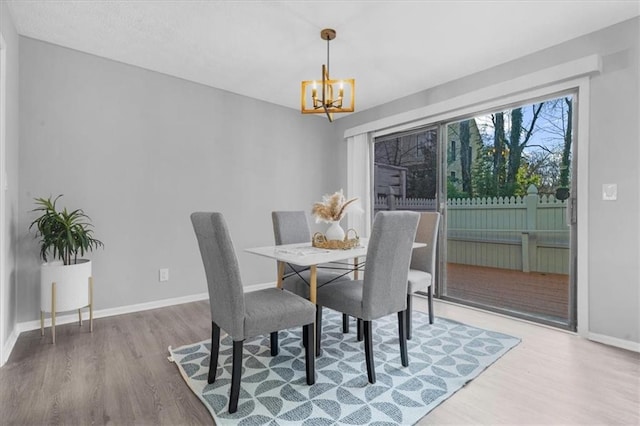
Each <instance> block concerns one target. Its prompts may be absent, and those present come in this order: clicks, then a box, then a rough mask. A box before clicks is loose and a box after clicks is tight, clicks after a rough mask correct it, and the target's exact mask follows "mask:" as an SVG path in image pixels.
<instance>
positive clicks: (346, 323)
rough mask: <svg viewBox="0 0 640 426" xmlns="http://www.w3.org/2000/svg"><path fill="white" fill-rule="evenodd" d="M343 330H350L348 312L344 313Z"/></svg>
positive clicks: (344, 331)
mask: <svg viewBox="0 0 640 426" xmlns="http://www.w3.org/2000/svg"><path fill="white" fill-rule="evenodd" d="M342 332H343V333H348V332H349V315H347V314H342Z"/></svg>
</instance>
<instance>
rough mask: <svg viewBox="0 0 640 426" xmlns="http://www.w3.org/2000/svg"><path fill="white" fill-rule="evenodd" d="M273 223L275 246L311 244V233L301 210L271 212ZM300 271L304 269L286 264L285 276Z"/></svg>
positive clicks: (305, 215)
mask: <svg viewBox="0 0 640 426" xmlns="http://www.w3.org/2000/svg"><path fill="white" fill-rule="evenodd" d="M271 219H272V221H273V236H274V237H275V242H276V245H278V246H279V245H282V244H298V243H308V242H311V231H310V230H309V221H308V220H307V214H306V213H305V212H304V211H302V210H297V211H274V212H271ZM294 269H295V270H296V271H302V270H304V269H306V268H304V267H296V266H295V265H291V264H289V263H287V265H286V266H285V271H284V272H285V274H290V273H292V272H293V270H294Z"/></svg>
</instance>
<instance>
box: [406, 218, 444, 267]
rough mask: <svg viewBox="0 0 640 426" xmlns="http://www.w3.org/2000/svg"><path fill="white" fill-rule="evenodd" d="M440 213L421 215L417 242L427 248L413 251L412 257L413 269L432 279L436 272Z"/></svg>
mask: <svg viewBox="0 0 640 426" xmlns="http://www.w3.org/2000/svg"><path fill="white" fill-rule="evenodd" d="M439 224H440V213H438V212H424V213H421V214H420V221H419V222H418V230H417V231H416V242H418V243H425V244H426V245H427V246H426V247H420V248H417V249H414V250H413V254H412V256H411V269H417V270H419V271H424V272H428V273H430V274H431V276H432V277H434V276H435V271H436V246H437V243H438V226H439Z"/></svg>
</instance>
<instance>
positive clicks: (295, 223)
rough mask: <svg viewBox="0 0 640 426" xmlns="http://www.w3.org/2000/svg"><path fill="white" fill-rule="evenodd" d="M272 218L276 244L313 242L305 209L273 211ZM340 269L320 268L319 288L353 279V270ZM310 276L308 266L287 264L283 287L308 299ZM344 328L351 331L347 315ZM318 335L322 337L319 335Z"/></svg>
mask: <svg viewBox="0 0 640 426" xmlns="http://www.w3.org/2000/svg"><path fill="white" fill-rule="evenodd" d="M271 219H272V221H273V235H274V237H275V242H276V245H282V244H298V243H310V242H311V230H310V228H309V221H308V220H307V215H306V213H305V212H304V211H301V210H297V211H274V212H271ZM339 270H340V269H339V268H337V269H336V270H333V271H332V270H328V269H326V268H318V270H317V273H316V283H317V288H320V287H322V286H323V285H325V284H328V283H331V282H334V281H339V280H351V277H350V276H349V275H348V274H349V272H351V271H350V270H348V271H344V270H343V271H342V272H337V271H339ZM309 278H310V271H309V268H308V267H306V266H297V265H290V264H287V265H285V270H284V280H283V282H282V287H283V288H284V289H286V290H289V291H291V292H293V293H295V294H297V295H299V296H302V297H305V298H307V299H308V298H309ZM342 328H343V331H344V332H345V333H347V332H348V331H349V318H348V317H347V315H343V317H342ZM316 337H317V338H320V336H319V335H318V336H316Z"/></svg>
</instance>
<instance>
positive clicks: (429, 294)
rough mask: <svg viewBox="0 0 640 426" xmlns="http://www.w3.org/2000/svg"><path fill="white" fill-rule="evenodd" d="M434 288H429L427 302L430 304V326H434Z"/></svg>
mask: <svg viewBox="0 0 640 426" xmlns="http://www.w3.org/2000/svg"><path fill="white" fill-rule="evenodd" d="M431 287H432V286H429V287H428V288H427V302H428V303H429V324H433V317H434V314H433V290H432V289H431Z"/></svg>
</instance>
